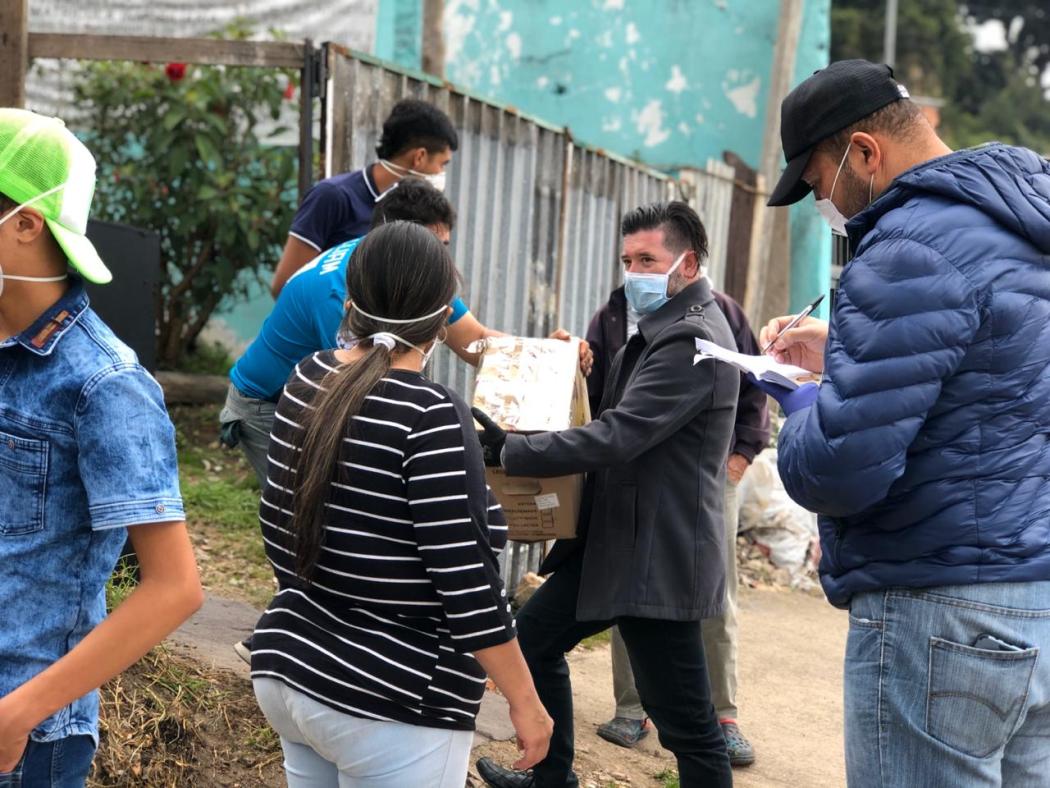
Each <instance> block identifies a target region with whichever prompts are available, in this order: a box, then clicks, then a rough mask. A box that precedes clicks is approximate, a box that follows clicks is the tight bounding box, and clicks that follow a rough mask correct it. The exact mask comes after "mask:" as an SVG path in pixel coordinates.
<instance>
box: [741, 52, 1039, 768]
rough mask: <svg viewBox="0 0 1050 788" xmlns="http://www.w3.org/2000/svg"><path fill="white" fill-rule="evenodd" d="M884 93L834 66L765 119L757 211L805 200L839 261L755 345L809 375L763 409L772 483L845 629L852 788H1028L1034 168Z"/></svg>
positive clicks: (1034, 747)
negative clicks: (808, 519) (803, 302)
mask: <svg viewBox="0 0 1050 788" xmlns="http://www.w3.org/2000/svg"><path fill="white" fill-rule="evenodd" d="M892 77H893V72H892V70H890V69H889V68H888V67H887V66H880V65H875V64H872V63H867V62H865V61H843V62H840V63H833V64H832V65H830V66H829V67H828V68H827V69H824V70H822V71H818V72H817V73H816V74H814V75H813V76H812V77H810V78H809V79H807V80H806V81H805V82H803V83H802V84H801V85H799V86H798V87H797V88H795V90H794V91H792V93H791V94H789V95H788V97H787V98H786V99H785V100H784V103H783V106H782V113H783V115H782V117H783V122H782V136H783V141H784V151H785V154H786V156H787V159H788V165H787V167H786V169H785V171H784V174H783V177H782V178H781V180H780V182H779V183H778V184H777V187H776V189H775V190H774V193H773V196H772V198H771V199H770V204H771V205H787V204H790V203H794V202H797V201H799V200H801V199H802V198H803V197H804V196H805V195H806V194H807V193H808V192H810V191H813V192H814V196H815V197H816V198H818V199H817V208H818V210H819V211H820V212H821V213H822V214H823V215H824V216H825V217H826V218H828V219H829V222H830V223H831V224H832V226H833V227H839V228H844V230H845V232H846V234H847V235H848V236H849V239H850V242H851V245H852V247H853V248H854V249H855V250H856V254H855V256H854V258H853V260H852V261H851V262H850V263H849V265H848V266H847V267H846V269H845V270H844V272H843V275H842V280H841V283H840V288H839V291H838V297H837V299H836V303H835V306H834V310H833V314H832V317H831V323H830V325H829V324H826V323H823V322H822V321H817V320H809V321H806V322H804V323H803V324H801V325H800V326H799V327H798V328H796V329H793V330H791V331H788V332H786V333H785V334H784V335H783V336H782V337H781V338H780V339H779V340H778V341H777V343H776V345H775V346H774V351H773V352H774V354H775V355H776V356H777V357H778V358H779V359H780V360H782V361H788V362H791V363H796V364H800V365H802V366H805V367H807V368H809V369H812V370H813V371H817V372H820V371H822V372H823V373H824V377H823V381H822V382H821V384H820V386H819V389H818V388H817V387H815V386H813V387H811V388H810V389H809V390H806V389H803V390H800V391H796V392H793V393H791V394H790V396H785V391H784V390H780V391H778V392H771V393H774V396H777V397H778V399H781V400H782V404H783V405H784V406H785V411H786V412H788V413H789V415H788V417H787V420H786V422H785V424H784V427H783V429H782V431H781V433H780V442H779V464H780V473H781V476H782V477H783V480H784V484H785V486H786V487H787V490H788V492H789V493H790V494H791V497H792V498H794V499H795V500H796V501H797V502H799V503H800V504H801V505H803V506H805V507H807V508H809V509H811V510H813V511H816V512H818V513H819V514H820V515H821V521H820V530H821V543H822V547H823V557H822V560H821V567H820V571H821V580H822V582H823V585H824V590H825V592H826V593H827V595H828V599H829V600H830V601H831V602H832V603H833V604H835V605H837V606H839V607H848V608H849V611H850V629H849V637H848V640H847V645H846V665H845V671H846V672H845V704H846V708H845V713H846V765H847V774H848V778H849V783H850V785H851V786H919V785H945V786H998V785H1007V786H1045V785H1047V784H1048V781H1050V659H1048V657H1050V653H1044V654H1043V655H1042V657H1041V658H1040V656H1039V652H1040V651H1043V652H1050V366H1048V365H1050V256H1048V255H1050V164H1048V162H1047V161H1045V160H1044V159H1042V158H1041V157H1039V156H1037V155H1036V154H1035V153H1033V152H1031V151H1029V150H1025V149H1023V148H1014V147H1009V146H1006V145H1000V144H991V145H986V146H983V147H980V148H976V149H972V150H964V151H958V152H955V153H953V152H951V150H950V149H949V148H948V147H947V146H946V145H945V144H944V143H943V142H941V140H940V139H939V138H938V137H937V135H936V133H935V132H934V130H933V129H932V128H931V127H930V125H929V124H928V123H927V122H926V120H925V118H924V117H923V116H922V114H921V112H920V111H919V109H918V107H917V106H916V105H915V104H914V103H912V102H911V101H910V100H909V99H908V94H907V91H906V90H905V89H904V88H903V86H900V85H898V84H897V83H896V82H895V81H894V80H893V78H892ZM845 217H849V219H848V223H847V220H846V218H845ZM788 320H790V318H777V319H776V320H774V321H772V322H771V323H770V324H769V325H768V326H766V328H765V329H764V330H763V332H762V339H761V342H762V344H763V345H765V344H766V342H767V341H768V340H769V339H771V338H773V337H775V336H776V335H777V333H778V332H779V331H780V330H781V328H782V327H783V326H784V325H786V323H787V321H788Z"/></svg>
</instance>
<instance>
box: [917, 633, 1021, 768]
mask: <svg viewBox="0 0 1050 788" xmlns="http://www.w3.org/2000/svg"><path fill="white" fill-rule="evenodd" d="M1038 656H1039V649H1038V648H1029V649H1024V650H1020V651H991V650H988V649H982V648H974V647H973V646H964V645H962V644H961V643H953V642H951V641H949V640H943V639H941V638H937V637H931V638H930V675H929V685H928V687H929V688H928V693H927V697H926V732H927V733H928V734H929V735H930V736H932V737H933V738H935V739H937V740H938V741H940V742H943V743H944V744H947V745H948V746H949V747H952V748H953V749H956V750H958V751H960V752H963V753H965V754H967V755H971V756H973V757H975V758H987V757H988V756H989V755H991V754H992V753H994V752H996V751H997V750H999V749H1001V748H1003V747H1004V746H1006V743H1007V742H1008V741H1009V740H1010V736H1011V735H1012V734H1013V731H1014V729H1015V728H1016V727H1017V721H1018V718H1019V717H1020V715H1021V712H1022V710H1023V709H1024V706H1025V703H1026V702H1027V700H1028V690H1029V687H1030V685H1031V682H1032V671H1033V670H1034V668H1035V662H1036V658H1037V657H1038Z"/></svg>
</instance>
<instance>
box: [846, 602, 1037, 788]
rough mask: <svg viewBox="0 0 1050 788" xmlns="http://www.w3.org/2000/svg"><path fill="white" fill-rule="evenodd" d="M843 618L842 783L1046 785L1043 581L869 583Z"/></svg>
mask: <svg viewBox="0 0 1050 788" xmlns="http://www.w3.org/2000/svg"><path fill="white" fill-rule="evenodd" d="M849 619H850V620H849V637H848V639H847V641H846V667H845V716H846V776H847V779H848V781H849V785H850V786H851V788H868V787H869V786H870V787H871V788H875V787H876V786H877V787H878V788H899V787H903V786H923V788H926V787H927V786H945V787H946V788H948V787H949V786H950V787H951V788H955V787H956V786H966V788H984V786H1008V788H1037V786H1039V787H1043V786H1047V785H1048V784H1050V582H1038V583H986V584H975V585H968V586H941V587H937V588H927V589H907V588H890V589H885V590H881V591H873V592H868V593H863V594H858V595H856V596H854V597H853V600H852V602H851V605H850V615H849ZM1040 652H1042V654H1041V655H1040Z"/></svg>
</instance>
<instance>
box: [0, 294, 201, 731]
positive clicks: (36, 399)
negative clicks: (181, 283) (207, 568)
mask: <svg viewBox="0 0 1050 788" xmlns="http://www.w3.org/2000/svg"><path fill="white" fill-rule="evenodd" d="M183 519H185V515H184V514H183V509H182V499H181V497H180V495H179V480H178V467H177V462H176V456H175V430H174V428H173V427H172V424H171V421H170V419H169V418H168V414H167V411H166V410H165V408H164V398H163V396H162V394H161V390H160V387H159V386H158V385H157V382H156V381H155V380H154V379H153V378H152V377H151V376H150V375H149V373H148V372H146V370H145V369H143V368H142V367H141V366H140V365H139V364H138V361H137V359H136V357H135V354H134V353H133V352H132V351H131V350H130V349H129V348H128V347H127V346H126V345H124V344H123V343H122V342H121V341H120V340H119V339H117V337H116V336H115V335H114V334H113V332H112V331H110V329H109V328H108V327H107V326H106V324H105V323H103V322H102V321H101V320H100V319H99V317H98V316H97V315H96V314H95V313H94V312H93V311H92V310H91V309H89V308H88V299H87V295H86V294H85V293H84V288H83V285H82V283H81V282H80V281H79V280H77V279H73V281H72V284H71V287H70V289H69V290H68V291H67V292H66V294H65V295H64V296H63V297H62V298H61V299H60V300H59V301H58V302H57V303H56V304H55V305H54V306H52V307H51V308H50V309H48V310H47V311H46V312H45V313H44V314H43V315H41V316H40V318H39V319H38V320H37V321H36V322H35V323H34V324H33V325H31V326H30V327H29V328H28V329H26V330H25V331H24V332H23V333H22V334H20V335H18V336H15V337H11V338H9V339H7V340H5V341H3V342H0V695H6V694H7V693H9V692H11V691H12V690H14V689H15V688H16V687H18V686H19V685H21V684H23V683H24V682H26V681H28V680H29V679H31V678H32V677H33V676H35V675H37V674H38V673H40V672H41V671H42V670H44V669H46V668H47V667H48V666H49V665H51V664H52V663H54V662H55V661H57V660H58V659H59V658H61V657H62V656H64V655H65V654H66V653H67V652H69V651H70V650H71V649H72V648H73V647H74V646H76V645H77V643H79V642H80V641H81V640H82V639H83V638H84V636H85V635H87V634H88V633H89V632H90V631H91V630H92V629H93V628H94V627H96V626H97V625H98V624H99V622H101V621H102V619H103V618H104V617H105V615H106V599H105V584H106V580H107V579H108V578H109V575H110V573H111V572H112V571H113V566H114V564H115V563H116V560H117V557H118V556H119V554H120V550H121V547H122V545H123V543H124V539H125V536H126V526H129V525H135V524H140V523H156V522H170V521H178V520H183ZM78 734H89V735H91V736H93V737H94V738H95V740H96V742H97V740H98V694H97V693H96V692H92V693H89V694H88V695H85V696H84V697H82V698H80V699H78V700H76V701H74V702H73V703H72V704H71V705H69V706H67V707H66V708H64V709H62V710H60V711H59V712H58V713H56V714H55V715H53V716H52V717H50V718H48V719H47V720H45V721H44V722H42V723H41V724H40V725H39V726H38V727H37V728H36V730H35V731H33V734H32V738H33V739H35V740H37V741H52V740H55V739H61V738H64V737H66V736H72V735H78Z"/></svg>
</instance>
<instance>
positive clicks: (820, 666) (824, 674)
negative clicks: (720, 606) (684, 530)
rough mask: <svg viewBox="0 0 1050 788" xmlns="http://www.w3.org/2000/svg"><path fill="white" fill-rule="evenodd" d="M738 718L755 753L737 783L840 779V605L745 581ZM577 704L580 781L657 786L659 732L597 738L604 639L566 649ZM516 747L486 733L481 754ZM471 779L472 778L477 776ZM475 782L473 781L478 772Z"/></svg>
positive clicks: (605, 684)
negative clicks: (634, 742)
mask: <svg viewBox="0 0 1050 788" xmlns="http://www.w3.org/2000/svg"><path fill="white" fill-rule="evenodd" d="M740 602H741V642H740V660H741V663H740V697H739V699H738V701H739V704H740V720H741V725H742V728H743V730H744V732H745V733H746V735H747V736H748V737H749V738H750V739H751V742H752V743H753V744H754V745H755V750H756V753H757V756H758V758H757V761H756V763H755V765H754V766H752V767H750V768H747V769H737V770H736V771H735V772H734V776H735V784H736V785H737V786H741V788H767V786H768V787H769V788H773V787H774V786H777V787H779V786H791V787H792V788H825V786H829V787H832V788H834V787H837V786H842V785H845V776H844V772H843V764H842V650H843V646H844V643H845V635H846V617H845V614H844V613H841V612H839V611H837V610H834V609H833V608H831V607H830V606H829V605H828V604H827V602H825V601H824V600H822V599H817V598H815V597H812V596H809V595H806V594H802V593H797V592H789V591H751V590H748V589H742V590H741V594H740ZM569 661H570V664H571V666H572V677H573V688H574V702H575V712H576V737H577V772H578V774H579V776H580V778H581V780H580V782H581V785H582V786H587V785H588V784H593V785H594V786H597V788H608V786H610V785H617V784H619V785H631V786H663V785H664V781H663V779H657V775H659V774H661V773H662V772H664V771H665V770H666V769H668V768H669V767H673V766H674V759H673V758H672V756H671V755H670V753H668V752H667V751H665V750H663V749H662V748H661V747H660V745H659V742H657V740H656V736H655V735H652V736H650V737H649V738H648V739H646V740H644V741H643V742H642V744H641V745H639V747H638V748H637V749H636V750H624V749H622V748H620V747H616V746H615V745H612V744H609V743H608V742H605V741H603V740H602V739H599V738H598V736H597V735H596V734H595V729H596V728H597V726H598V725H599V724H600V723H602V722H604V721H605V720H607V719H608V718H609V717H610V716H611V715H612V711H613V702H612V675H611V671H610V662H609V649H608V647H603V648H597V649H593V650H589V651H577V652H575V653H573V654H572V655H570V660H569ZM513 754H514V747H513V746H512V745H511V744H510V743H509V742H491V743H486V744H483V745H482V746H480V747H478V748H476V751H475V758H476V757H478V756H480V755H489V756H491V757H495V758H497V759H498V760H499V762H500V763H504V764H506V763H510V762H511V761H512V760H513V759H514V758H513V757H512V756H513ZM475 779H476V778H475ZM478 784H479V785H480V781H478Z"/></svg>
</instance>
